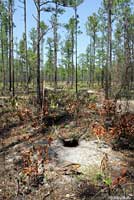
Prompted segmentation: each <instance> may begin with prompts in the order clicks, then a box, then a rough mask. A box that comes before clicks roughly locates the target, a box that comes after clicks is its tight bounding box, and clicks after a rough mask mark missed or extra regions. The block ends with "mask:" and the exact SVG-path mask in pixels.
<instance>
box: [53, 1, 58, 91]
mask: <svg viewBox="0 0 134 200" xmlns="http://www.w3.org/2000/svg"><path fill="white" fill-rule="evenodd" d="M55 5H56V8H55V16H54V83H55V85H54V87H55V89H56V88H57V43H58V34H57V12H58V4H57V2H56V3H55Z"/></svg>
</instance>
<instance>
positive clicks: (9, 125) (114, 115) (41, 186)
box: [0, 90, 134, 200]
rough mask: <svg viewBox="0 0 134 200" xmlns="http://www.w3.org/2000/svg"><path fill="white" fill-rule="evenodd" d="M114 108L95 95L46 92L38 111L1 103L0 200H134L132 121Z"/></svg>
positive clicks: (31, 100) (27, 102) (30, 103)
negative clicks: (125, 126)
mask: <svg viewBox="0 0 134 200" xmlns="http://www.w3.org/2000/svg"><path fill="white" fill-rule="evenodd" d="M123 105H124V103H123ZM117 107H118V108H117ZM117 107H116V108H115V104H114V102H113V101H109V102H105V103H104V94H103V91H94V90H89V91H80V92H79V94H78V99H77V98H76V96H75V94H74V93H73V92H69V91H62V90H60V91H57V92H54V91H53V90H46V92H45V99H44V103H43V107H42V109H41V110H40V111H39V110H38V109H37V105H36V99H35V97H34V96H29V97H27V96H23V97H18V98H14V99H9V98H1V99H0V118H1V120H0V200H17V199H18V200H21V199H22V200H34V199H38V200H43V199H46V200H55V199H56V200H67V199H69V200H71V199H72V200H88V199H92V200H93V199H98V200H101V199H106V200H107V199H114V198H116V199H134V155H133V151H134V140H133V139H134V138H133V137H132V136H133V132H132V131H133V129H134V127H133V124H134V123H133V122H134V115H133V114H132V113H130V112H129V113H128V112H127V114H126V111H125V109H124V106H123V109H121V105H120V103H118V105H117ZM107 110H108V112H109V113H110V114H109V115H108V113H107ZM104 111H105V112H104ZM124 112H125V114H124ZM123 120H125V121H123ZM117 121H119V124H118V125H117ZM121 123H123V124H124V123H127V124H128V125H129V126H127V128H126V129H125V128H124V126H123V128H122V125H121ZM119 125H120V127H119ZM107 126H108V127H107ZM130 129H131V130H130ZM122 130H127V131H128V132H129V133H131V134H130V135H129V134H128V135H129V137H128V135H127V134H126V135H127V136H125V137H123V136H122V134H121V133H122Z"/></svg>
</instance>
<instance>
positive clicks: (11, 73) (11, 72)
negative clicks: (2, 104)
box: [8, 0, 15, 96]
mask: <svg viewBox="0 0 134 200" xmlns="http://www.w3.org/2000/svg"><path fill="white" fill-rule="evenodd" d="M8 6H9V91H10V92H11V91H12V95H13V96H14V94H15V91H14V66H13V1H12V0H9V2H8Z"/></svg>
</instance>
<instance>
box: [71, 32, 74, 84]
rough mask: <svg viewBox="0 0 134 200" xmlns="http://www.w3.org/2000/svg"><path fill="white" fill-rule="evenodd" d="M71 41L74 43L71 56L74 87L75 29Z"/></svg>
mask: <svg viewBox="0 0 134 200" xmlns="http://www.w3.org/2000/svg"><path fill="white" fill-rule="evenodd" d="M71 41H72V42H71V43H72V47H71V51H72V52H71V56H72V58H71V59H72V83H71V84H72V87H73V85H74V33H73V31H72V33H71Z"/></svg>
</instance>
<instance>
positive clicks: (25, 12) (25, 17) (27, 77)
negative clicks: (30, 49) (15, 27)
mask: <svg viewBox="0 0 134 200" xmlns="http://www.w3.org/2000/svg"><path fill="white" fill-rule="evenodd" d="M24 31H25V34H24V36H25V37H24V41H25V67H26V87H27V92H28V79H29V68H28V55H27V10H26V0H24Z"/></svg>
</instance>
